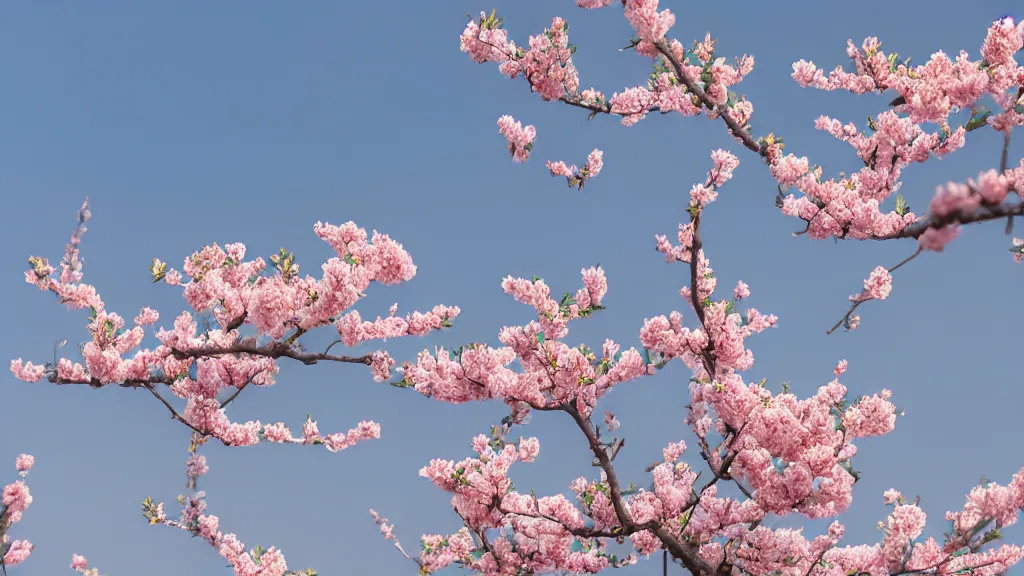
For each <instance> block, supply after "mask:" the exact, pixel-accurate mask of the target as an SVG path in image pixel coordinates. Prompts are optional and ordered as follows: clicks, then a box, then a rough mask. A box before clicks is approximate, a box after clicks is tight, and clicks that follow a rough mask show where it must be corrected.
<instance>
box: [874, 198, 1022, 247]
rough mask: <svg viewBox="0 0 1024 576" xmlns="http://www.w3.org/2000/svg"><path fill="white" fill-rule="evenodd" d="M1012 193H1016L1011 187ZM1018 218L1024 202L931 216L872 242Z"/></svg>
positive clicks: (916, 236)
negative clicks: (934, 229)
mask: <svg viewBox="0 0 1024 576" xmlns="http://www.w3.org/2000/svg"><path fill="white" fill-rule="evenodd" d="M1010 190H1011V191H1016V190H1014V188H1013V187H1012V186H1011V187H1010ZM1016 216H1024V202H1019V203H1016V204H1011V203H1005V204H998V205H996V206H983V207H981V208H979V209H977V210H975V211H974V212H973V213H971V214H962V213H959V212H955V213H953V214H950V215H948V216H944V217H942V218H937V217H935V216H931V217H928V218H923V219H921V220H919V221H917V222H915V223H913V224H911V225H910V226H907V227H906V228H904V229H903V230H900V231H899V232H896V233H893V234H888V235H886V236H872V237H871V240H893V239H896V238H919V237H920V236H921V235H922V234H924V233H925V232H926V231H927V230H928V229H929V228H944V227H946V226H950V225H952V224H975V223H978V222H988V221H989V220H998V219H1000V218H1010V219H1012V218H1014V217H1016Z"/></svg>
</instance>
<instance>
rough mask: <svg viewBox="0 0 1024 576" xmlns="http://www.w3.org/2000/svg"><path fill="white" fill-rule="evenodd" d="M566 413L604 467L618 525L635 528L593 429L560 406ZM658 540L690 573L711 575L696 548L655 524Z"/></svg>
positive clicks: (576, 415)
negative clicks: (687, 545)
mask: <svg viewBox="0 0 1024 576" xmlns="http://www.w3.org/2000/svg"><path fill="white" fill-rule="evenodd" d="M562 409H563V410H564V411H565V412H566V413H568V414H569V415H570V416H572V419H573V420H574V421H575V422H576V426H578V427H579V429H580V430H581V431H582V432H583V434H584V435H585V436H586V437H587V442H588V443H589V444H590V450H591V452H593V453H594V456H595V457H596V458H597V460H598V461H599V462H600V463H601V469H602V470H604V473H605V478H606V481H607V482H608V490H609V492H610V497H611V501H612V507H613V508H614V509H615V516H616V517H617V518H618V520H619V524H621V525H622V529H623V530H629V529H633V528H636V527H637V524H636V523H635V522H633V517H632V515H630V513H629V510H627V509H626V505H625V503H624V500H623V498H622V489H621V488H620V486H619V479H618V476H616V474H615V467H614V466H613V465H612V462H611V460H609V459H608V454H607V453H606V452H605V450H604V447H603V446H602V445H601V441H600V440H599V439H598V437H597V435H596V434H595V433H594V430H593V428H592V427H591V425H590V422H589V421H588V419H585V418H583V416H582V415H580V413H579V411H578V410H576V408H574V407H573V406H571V405H565V406H563V408H562ZM652 531H653V532H654V533H655V535H657V536H658V539H659V540H661V543H662V545H663V546H664V547H665V549H666V550H668V551H669V552H670V553H671V554H672V556H674V557H676V558H678V559H679V561H680V562H682V563H683V566H685V567H686V569H687V570H689V571H690V572H692V573H693V574H694V575H695V576H700V575H711V574H714V572H715V570H714V568H712V567H711V566H710V565H708V563H707V562H705V561H704V559H702V558H701V557H700V556H699V555H698V554H697V551H696V549H693V548H692V547H691V549H687V547H686V546H684V545H683V543H682V542H680V541H679V540H678V539H677V538H676V537H675V535H674V534H672V532H670V531H669V530H668V529H667V528H665V527H664V526H663V525H657V526H656V527H655V528H654V529H653V530H652Z"/></svg>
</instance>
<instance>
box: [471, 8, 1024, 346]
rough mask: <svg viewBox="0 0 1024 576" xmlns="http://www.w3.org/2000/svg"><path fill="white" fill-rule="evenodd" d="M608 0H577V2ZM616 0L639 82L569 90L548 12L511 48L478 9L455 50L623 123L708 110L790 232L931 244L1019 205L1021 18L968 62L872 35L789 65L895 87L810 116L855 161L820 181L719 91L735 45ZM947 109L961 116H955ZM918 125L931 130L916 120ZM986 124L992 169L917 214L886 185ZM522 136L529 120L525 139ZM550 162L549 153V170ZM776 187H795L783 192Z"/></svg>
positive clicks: (497, 21)
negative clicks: (794, 222) (760, 177)
mask: <svg viewBox="0 0 1024 576" xmlns="http://www.w3.org/2000/svg"><path fill="white" fill-rule="evenodd" d="M612 3H613V2H612V1H611V0H577V5H578V6H579V7H581V8H585V9H596V8H603V7H606V6H609V5H611V4H612ZM619 4H621V5H622V7H623V13H624V15H625V17H626V19H627V20H628V21H629V23H630V24H631V25H632V27H633V30H634V32H635V36H634V37H633V38H632V39H631V41H630V47H631V48H633V49H635V50H636V52H638V53H639V54H642V55H644V56H647V57H650V58H652V59H653V61H654V70H653V72H652V74H651V76H650V78H649V80H648V82H647V84H646V85H645V86H635V87H630V88H626V89H625V90H623V91H622V92H618V93H615V94H614V95H613V96H612V98H611V99H608V98H606V97H605V96H604V95H603V94H602V93H601V92H599V91H597V90H595V89H593V88H588V89H584V90H581V89H580V86H581V83H580V79H579V74H578V71H577V70H576V68H575V66H574V65H573V63H572V54H573V53H575V51H576V47H575V46H574V45H572V44H569V42H568V28H569V27H568V24H567V23H566V22H565V20H564V19H562V18H557V17H556V18H554V20H553V21H552V25H551V27H550V28H548V29H546V30H545V31H544V33H543V34H542V35H538V36H531V37H530V42H529V46H530V49H529V50H524V49H523V48H521V47H518V46H517V45H516V44H515V42H513V41H511V40H509V39H508V33H507V31H506V30H505V29H504V28H503V27H502V26H503V24H504V21H503V20H502V19H501V18H499V17H498V16H497V15H496V14H495V13H494V12H492V13H491V14H490V15H489V16H488V15H486V14H483V13H482V14H481V17H480V18H479V19H478V20H471V21H470V22H469V23H468V24H467V26H466V28H465V29H464V30H463V32H462V35H461V38H460V48H461V50H462V51H463V52H466V53H467V54H469V56H470V58H471V59H472V60H473V61H474V62H478V63H483V62H495V63H497V64H498V66H499V70H500V71H501V73H502V74H504V75H506V76H508V77H510V78H516V77H517V76H519V75H522V76H523V77H524V78H525V79H526V80H527V82H528V84H529V86H530V89H531V91H534V92H537V93H539V94H540V96H541V98H543V99H544V100H545V101H553V100H558V101H560V102H562V103H564V104H568V105H570V106H575V107H579V108H584V109H586V110H589V111H590V113H591V116H593V115H596V114H598V113H604V114H613V115H618V116H620V117H621V119H622V123H623V124H624V125H627V126H631V125H633V124H635V123H637V122H638V121H640V120H642V119H644V118H645V117H646V115H647V114H648V113H649V112H661V113H669V112H678V113H681V114H683V115H684V116H694V115H697V114H700V113H701V112H704V113H705V114H706V115H707V116H708V117H709V118H719V117H721V118H722V119H723V120H724V122H725V123H726V125H727V126H728V129H729V131H730V133H731V134H732V135H733V136H735V137H736V138H737V140H738V141H739V142H740V143H742V144H743V145H744V146H745V147H746V148H748V149H750V150H752V151H754V152H756V153H758V154H759V155H760V156H761V157H762V159H763V160H764V161H765V163H766V164H768V165H769V169H770V171H771V174H772V175H773V176H774V177H775V179H776V180H777V181H778V183H779V194H778V196H777V198H776V204H777V206H778V207H779V208H780V209H781V211H782V213H783V214H785V215H788V216H793V217H797V218H800V219H801V220H803V221H804V222H805V228H804V230H802V231H801V232H799V233H798V234H806V235H808V236H809V237H811V238H813V239H824V238H836V239H846V238H849V239H897V238H915V239H917V242H918V246H919V249H920V250H927V251H935V252H941V251H942V250H943V248H944V247H945V246H946V244H948V243H949V242H950V241H952V240H953V239H954V238H956V237H957V235H958V233H959V227H960V226H961V225H962V224H970V223H974V222H984V221H989V220H995V219H1003V218H1005V219H1007V220H1008V221H1009V222H1010V224H1008V229H1009V226H1010V225H1012V221H1013V218H1014V217H1016V216H1021V215H1024V201H1022V196H1021V194H1022V191H1024V160H1021V162H1020V164H1019V166H1017V167H1013V166H1009V167H1008V166H1007V159H1006V151H1007V150H1006V149H1007V147H1008V145H1009V139H1010V133H1011V131H1012V129H1013V128H1014V127H1015V126H1020V125H1022V124H1024V66H1021V65H1019V64H1018V62H1017V60H1016V57H1017V55H1018V54H1019V53H1020V52H1021V50H1022V48H1024V22H1015V21H1014V19H1013V18H1012V17H1009V16H1007V17H1004V18H1001V19H1000V20H997V21H996V22H994V23H993V24H992V26H990V27H989V29H988V33H987V36H986V38H985V40H984V42H983V44H982V46H981V59H980V60H972V59H971V57H970V56H969V55H968V54H967V53H966V52H963V51H961V52H960V53H959V54H958V55H957V56H956V57H955V58H951V57H950V56H947V55H946V54H945V53H944V52H941V51H939V52H936V53H935V54H933V55H932V56H931V58H930V59H929V60H928V62H927V63H925V64H922V65H917V66H912V65H911V64H910V59H909V58H907V59H905V60H902V61H901V60H900V57H899V55H898V54H895V53H889V54H887V53H885V52H884V51H882V50H881V42H880V41H879V40H878V39H877V38H874V37H870V38H867V39H865V40H864V42H863V43H862V44H861V46H860V47H858V46H856V45H855V44H854V43H853V42H852V41H849V42H848V45H847V54H848V55H849V56H850V58H851V59H852V60H853V65H854V70H852V71H846V70H844V69H843V68H842V67H837V68H835V69H834V70H832V71H831V72H829V73H828V74H825V73H824V72H823V71H822V70H821V69H819V68H818V67H817V66H816V65H815V64H814V63H813V62H809V61H806V60H800V61H798V62H796V63H794V64H793V74H792V77H793V79H794V80H796V81H797V82H798V83H799V84H800V85H801V86H804V87H812V88H817V89H821V90H830V91H831V90H846V91H849V92H852V93H854V94H864V93H867V92H875V93H883V92H887V91H892V92H895V93H897V94H898V96H897V97H896V98H895V99H894V100H893V101H892V103H891V108H890V109H887V110H885V111H883V112H881V113H879V114H878V115H877V116H876V117H869V118H868V124H867V127H866V129H864V130H861V129H860V128H858V127H857V126H856V125H855V124H853V123H845V124H844V123H843V122H842V121H840V120H837V119H835V118H830V117H827V116H821V117H819V118H818V119H817V120H816V122H815V126H816V127H817V128H818V129H819V130H823V131H826V132H828V133H829V134H831V135H833V136H834V137H836V138H838V139H840V140H843V141H844V142H847V143H848V144H850V145H851V146H852V147H853V148H854V150H855V151H856V153H857V155H858V157H859V159H860V160H861V161H862V162H863V164H864V167H863V168H861V169H860V170H858V171H856V172H854V173H851V174H849V175H844V174H843V173H840V174H839V177H838V178H827V179H826V178H825V176H824V174H823V169H822V168H821V166H818V165H812V164H811V162H810V161H809V160H808V158H807V157H797V156H795V155H793V154H784V153H783V150H784V148H785V145H784V144H783V142H782V138H780V137H777V136H775V135H774V134H768V135H767V136H764V137H760V138H756V137H755V136H754V135H753V134H752V132H751V129H750V118H751V115H752V114H753V106H752V104H751V103H750V102H749V101H747V100H746V99H745V98H744V97H742V96H737V95H736V94H735V93H733V92H731V91H730V88H731V87H733V86H735V85H736V84H738V83H739V82H740V81H741V80H742V78H743V77H744V76H746V75H747V74H749V73H750V71H751V70H752V69H753V65H754V60H753V58H752V57H750V56H747V55H744V56H743V57H741V58H737V59H736V62H735V65H730V64H727V63H726V60H725V58H723V57H717V56H716V55H715V41H714V40H713V39H712V38H711V36H710V34H709V35H707V36H705V38H704V40H703V41H701V42H694V43H693V47H692V48H691V49H688V50H687V49H684V47H683V45H682V44H681V43H680V42H679V41H677V40H673V39H670V38H668V37H667V33H668V32H669V30H670V29H671V28H672V26H673V25H674V24H675V20H676V17H675V15H674V14H673V13H672V12H671V11H670V10H668V9H661V8H660V7H659V2H658V0H621V1H620V2H619ZM984 97H989V98H991V99H992V100H994V101H995V103H996V104H997V106H998V110H996V111H995V112H994V113H993V112H992V111H989V110H987V109H986V108H984V107H982V106H980V104H979V103H980V101H981V100H982V99H983V98H984ZM968 111H969V114H967V112H968ZM961 112H964V114H961ZM955 115H961V116H966V117H965V119H964V120H963V121H961V122H959V123H958V122H957V119H956V118H954V116H955ZM926 124H930V125H933V126H935V127H937V129H926V127H925V125H926ZM986 126H989V127H991V128H993V129H995V130H997V131H999V132H1002V133H1003V134H1004V136H1005V141H1004V150H1003V158H1002V161H1001V163H1000V167H999V169H998V170H989V171H986V172H983V173H982V174H981V175H979V178H978V180H977V181H973V180H968V181H967V182H966V183H949V184H947V185H945V186H939V187H938V189H937V192H936V194H935V196H934V197H933V199H932V201H931V204H930V205H929V211H928V212H927V213H926V214H924V215H918V214H915V213H914V212H912V211H911V209H910V205H909V203H908V201H907V199H906V198H905V197H904V196H903V195H902V194H900V193H899V190H900V188H901V186H902V181H901V176H902V172H903V169H904V168H905V167H907V166H908V165H910V164H913V163H921V162H925V161H927V160H928V159H929V158H932V157H935V158H941V157H943V156H945V155H947V154H950V153H952V152H954V151H956V150H958V149H960V148H962V147H963V146H964V144H965V142H966V134H967V133H968V132H970V131H973V130H977V129H980V128H983V127H986ZM534 134H535V131H533V130H532V127H531V138H532V136H533V135H534ZM553 164H554V163H551V162H549V163H548V165H549V168H552V165H553ZM554 172H555V170H554V168H552V173H554ZM563 172H564V173H565V175H566V176H568V175H569V174H572V172H571V171H570V170H562V169H561V167H560V166H559V173H563ZM574 176H575V175H574ZM577 178H578V176H577ZM579 184H582V180H579V179H577V180H575V181H574V180H570V185H579ZM789 189H794V190H795V192H796V193H799V195H798V194H796V193H788V194H787V193H786V191H787V190H789ZM893 197H894V200H892V203H891V204H890V203H889V199H890V198H893ZM1022 245H1024V243H1020V242H1018V241H1017V240H1015V241H1014V244H1013V247H1012V248H1011V249H1010V251H1011V252H1012V253H1013V254H1014V260H1015V261H1016V262H1021V261H1024V256H1021V255H1020V254H1021V250H1022V248H1021V246H1022ZM915 255H916V254H915ZM894 268H895V267H894ZM894 268H893V269H894ZM893 269H890V272H891V271H892V270H893ZM851 312H852V310H851ZM858 322H859V317H854V316H851V315H850V314H849V313H848V315H847V316H846V317H844V319H843V320H842V321H841V324H843V325H844V326H845V327H846V328H848V329H849V328H852V327H855V326H856V325H857V323H858ZM837 327H838V325H837ZM834 329H835V328H833V330H834ZM829 332H831V330H830V331H829Z"/></svg>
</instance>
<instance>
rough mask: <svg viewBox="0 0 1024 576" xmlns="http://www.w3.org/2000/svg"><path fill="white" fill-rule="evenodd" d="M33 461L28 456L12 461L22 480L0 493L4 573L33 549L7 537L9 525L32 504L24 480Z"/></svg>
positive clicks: (0, 545)
mask: <svg viewBox="0 0 1024 576" xmlns="http://www.w3.org/2000/svg"><path fill="white" fill-rule="evenodd" d="M35 461H36V460H35V458H33V457H32V456H31V455H29V454H22V455H20V456H18V457H17V459H15V461H14V468H15V469H16V470H17V471H18V475H19V476H21V478H22V479H20V480H15V481H14V482H12V483H10V484H8V485H6V486H4V487H3V490H2V491H0V569H3V570H4V572H5V573H6V570H7V567H8V566H14V565H16V564H21V563H22V562H24V561H25V560H26V559H27V558H28V557H29V555H30V554H32V550H33V548H35V546H33V545H32V543H31V542H29V541H28V540H13V541H12V540H11V537H10V536H9V535H8V532H9V531H10V529H11V525H12V524H16V523H17V522H18V521H20V520H21V516H22V514H23V513H24V512H25V509H26V508H28V507H29V504H32V493H31V492H29V489H28V485H27V484H25V481H24V478H25V477H26V476H28V472H29V470H31V469H32V466H33V465H34V464H35Z"/></svg>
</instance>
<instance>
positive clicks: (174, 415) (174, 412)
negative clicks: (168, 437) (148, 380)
mask: <svg viewBox="0 0 1024 576" xmlns="http://www.w3.org/2000/svg"><path fill="white" fill-rule="evenodd" d="M145 389H146V390H149V391H150V393H151V394H153V396H156V399H157V400H159V401H160V403H161V404H163V405H164V406H166V407H167V410H169V411H170V412H171V419H173V420H177V421H178V422H181V423H182V424H184V425H185V426H188V427H189V428H191V429H192V430H195V431H196V432H197V433H199V434H201V435H203V436H209V435H210V433H209V432H207V431H204V430H200V429H199V428H196V427H195V426H193V425H192V424H191V423H189V421H188V420H185V418H183V417H182V416H181V414H178V411H177V410H175V409H174V406H171V403H170V402H168V401H167V400H165V399H164V397H163V396H161V395H160V393H159V392H157V391H156V388H153V386H151V385H150V386H145Z"/></svg>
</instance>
